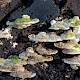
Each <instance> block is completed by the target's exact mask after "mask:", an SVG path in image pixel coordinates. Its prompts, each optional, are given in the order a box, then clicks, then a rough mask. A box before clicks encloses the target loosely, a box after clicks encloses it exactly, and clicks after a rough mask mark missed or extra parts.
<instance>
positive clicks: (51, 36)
mask: <svg viewBox="0 0 80 80" xmlns="http://www.w3.org/2000/svg"><path fill="white" fill-rule="evenodd" d="M28 38H29V40H32V41H36V42H57V41H62V40H61V38H60V37H59V36H58V35H57V34H56V33H54V32H51V33H46V32H39V33H38V34H37V35H35V34H31V35H29V36H28Z"/></svg>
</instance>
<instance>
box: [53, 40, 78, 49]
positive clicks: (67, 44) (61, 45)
mask: <svg viewBox="0 0 80 80" xmlns="http://www.w3.org/2000/svg"><path fill="white" fill-rule="evenodd" d="M54 46H55V47H57V48H61V49H75V48H76V47H77V48H78V47H79V45H78V43H77V41H76V40H70V41H67V42H57V43H54Z"/></svg>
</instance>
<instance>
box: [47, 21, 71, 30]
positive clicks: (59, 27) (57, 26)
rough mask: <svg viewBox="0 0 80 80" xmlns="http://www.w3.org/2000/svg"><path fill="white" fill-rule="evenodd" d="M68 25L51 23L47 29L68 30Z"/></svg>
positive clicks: (65, 23) (67, 23)
mask: <svg viewBox="0 0 80 80" xmlns="http://www.w3.org/2000/svg"><path fill="white" fill-rule="evenodd" d="M69 26H70V23H69V22H67V21H65V22H64V21H55V20H52V21H51V27H50V28H49V29H52V30H68V29H69V28H70V27H69Z"/></svg>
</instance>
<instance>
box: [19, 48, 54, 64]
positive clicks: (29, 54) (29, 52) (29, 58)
mask: <svg viewBox="0 0 80 80" xmlns="http://www.w3.org/2000/svg"><path fill="white" fill-rule="evenodd" d="M19 58H20V59H23V60H26V63H27V64H31V65H33V64H36V63H39V62H41V63H43V62H45V61H52V60H53V57H52V56H48V55H46V56H42V55H39V54H38V53H36V52H34V50H33V47H28V48H27V49H26V51H24V52H22V53H20V54H19Z"/></svg>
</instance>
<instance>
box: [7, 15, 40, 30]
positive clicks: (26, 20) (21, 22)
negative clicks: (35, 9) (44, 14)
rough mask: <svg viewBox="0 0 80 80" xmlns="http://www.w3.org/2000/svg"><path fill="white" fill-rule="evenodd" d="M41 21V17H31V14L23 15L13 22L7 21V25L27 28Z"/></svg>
mask: <svg viewBox="0 0 80 80" xmlns="http://www.w3.org/2000/svg"><path fill="white" fill-rule="evenodd" d="M38 22H39V19H37V18H35V19H31V18H30V16H29V15H23V16H22V18H17V19H16V20H14V21H13V22H10V21H7V22H6V25H9V26H12V27H16V28H18V29H23V28H27V27H28V26H31V25H32V24H36V23H38Z"/></svg>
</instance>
